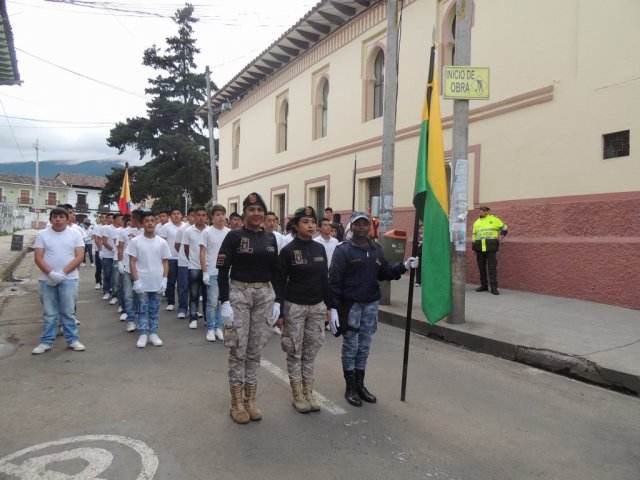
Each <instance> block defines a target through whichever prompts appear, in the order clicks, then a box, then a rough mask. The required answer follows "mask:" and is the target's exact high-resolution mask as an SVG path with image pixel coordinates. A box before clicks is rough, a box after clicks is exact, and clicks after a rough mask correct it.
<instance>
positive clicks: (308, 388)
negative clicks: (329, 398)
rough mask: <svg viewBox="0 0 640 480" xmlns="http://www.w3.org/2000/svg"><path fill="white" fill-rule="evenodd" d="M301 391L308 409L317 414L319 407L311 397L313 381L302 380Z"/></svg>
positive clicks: (312, 396)
mask: <svg viewBox="0 0 640 480" xmlns="http://www.w3.org/2000/svg"><path fill="white" fill-rule="evenodd" d="M302 391H303V393H304V398H306V399H307V402H308V403H309V408H310V409H311V411H312V412H319V411H320V405H319V404H318V402H317V401H316V398H315V397H314V395H313V381H312V380H303V381H302Z"/></svg>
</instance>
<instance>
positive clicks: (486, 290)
mask: <svg viewBox="0 0 640 480" xmlns="http://www.w3.org/2000/svg"><path fill="white" fill-rule="evenodd" d="M488 291H489V289H488V288H487V287H483V286H482V285H480V286H479V287H478V288H476V292H488Z"/></svg>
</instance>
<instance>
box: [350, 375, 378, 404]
mask: <svg viewBox="0 0 640 480" xmlns="http://www.w3.org/2000/svg"><path fill="white" fill-rule="evenodd" d="M355 372H356V374H355V377H356V390H357V391H358V395H360V398H361V399H362V400H364V401H365V402H367V403H376V400H377V399H376V396H375V395H373V394H372V393H371V392H370V391H369V390H367V387H365V386H364V370H358V369H357V368H356V370H355Z"/></svg>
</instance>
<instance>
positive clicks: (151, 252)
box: [126, 235, 171, 292]
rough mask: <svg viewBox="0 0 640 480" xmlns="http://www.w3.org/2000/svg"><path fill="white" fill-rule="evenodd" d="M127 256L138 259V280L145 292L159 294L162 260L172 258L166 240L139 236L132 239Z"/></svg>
mask: <svg viewBox="0 0 640 480" xmlns="http://www.w3.org/2000/svg"><path fill="white" fill-rule="evenodd" d="M126 253H127V255H131V256H132V257H136V260H137V263H136V268H137V270H138V280H139V281H140V286H141V287H142V290H144V291H145V292H157V291H158V290H160V288H161V287H162V274H163V272H164V270H163V268H162V260H165V259H167V260H168V259H169V258H171V252H170V251H169V245H168V244H167V241H166V240H165V239H164V238H160V237H158V236H155V237H153V238H147V237H145V236H144V235H139V236H137V237H135V238H132V239H131V241H130V242H129V246H128V247H127V252H126Z"/></svg>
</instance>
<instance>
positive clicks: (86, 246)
mask: <svg viewBox="0 0 640 480" xmlns="http://www.w3.org/2000/svg"><path fill="white" fill-rule="evenodd" d="M87 254H88V255H89V263H93V243H85V244H84V257H82V263H85V260H86V259H87Z"/></svg>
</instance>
